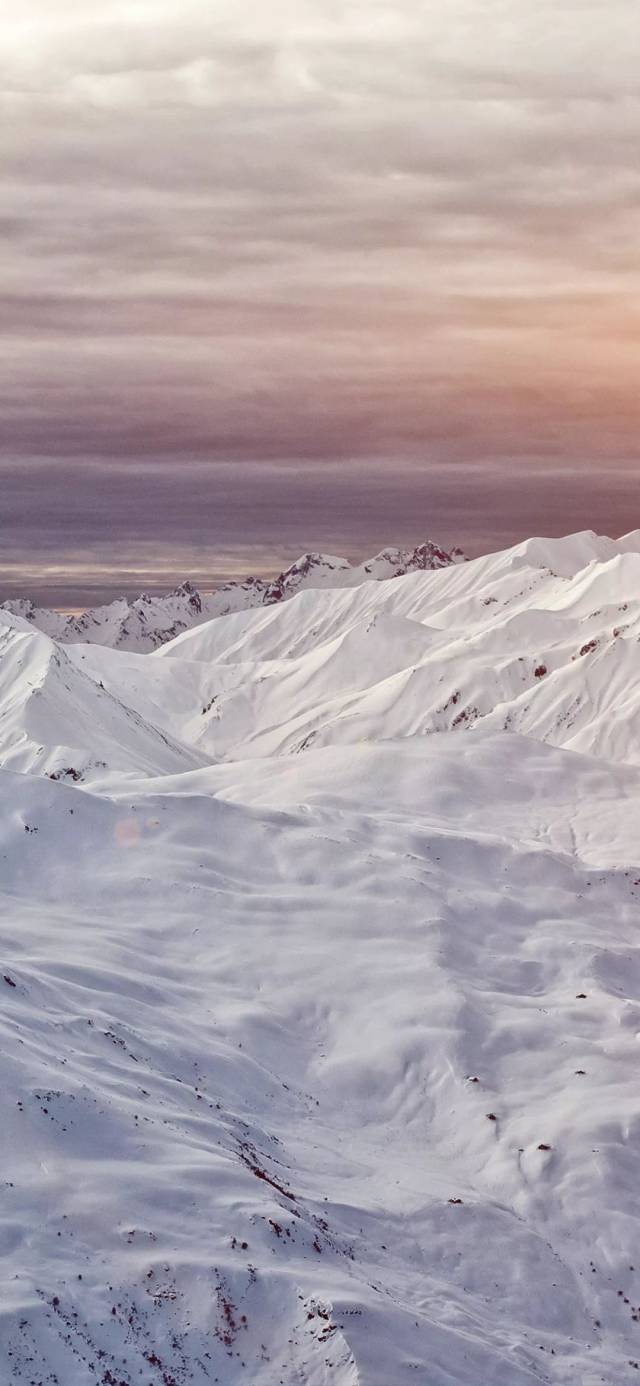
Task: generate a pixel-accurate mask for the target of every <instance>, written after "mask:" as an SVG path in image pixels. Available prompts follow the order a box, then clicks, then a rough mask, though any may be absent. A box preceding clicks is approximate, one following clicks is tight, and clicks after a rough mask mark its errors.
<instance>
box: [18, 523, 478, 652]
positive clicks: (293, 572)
mask: <svg viewBox="0 0 640 1386" xmlns="http://www.w3.org/2000/svg"><path fill="white" fill-rule="evenodd" d="M464 560H465V555H464V554H463V552H462V550H461V549H457V548H454V549H452V550H451V551H450V552H447V551H446V550H445V549H442V548H440V546H439V545H438V544H434V543H433V542H432V540H430V539H427V540H426V541H425V543H423V544H418V545H417V546H416V548H414V549H398V548H388V549H383V550H382V552H381V553H379V554H376V556H375V558H370V559H368V560H367V562H365V563H360V564H358V565H357V566H352V564H351V563H349V562H348V561H347V559H346V558H335V557H334V556H333V555H332V554H322V553H307V554H303V556H302V557H301V558H298V559H297V560H296V562H295V563H292V564H291V566H290V567H289V568H286V569H285V571H284V572H282V573H280V575H279V577H277V578H260V577H248V578H245V579H244V581H242V582H227V583H225V584H224V586H222V587H220V588H219V589H218V591H216V592H199V591H198V590H197V588H195V587H194V586H193V583H191V582H189V581H187V582H183V583H182V584H181V585H180V587H177V588H176V590H175V592H169V593H168V594H167V595H166V596H163V597H150V596H148V595H147V594H146V593H143V594H142V596H140V597H138V598H136V600H135V601H133V602H128V601H127V600H126V598H121V599H119V600H118V601H115V602H109V603H108V604H107V605H106V606H97V607H92V608H91V609H90V610H88V611H84V612H82V613H81V615H78V616H75V615H67V614H64V613H62V612H59V611H50V610H48V609H47V608H46V607H37V606H34V604H33V602H32V601H30V600H29V599H28V598H27V599H25V598H20V599H18V600H15V599H12V600H10V601H6V602H4V603H3V604H2V605H0V612H2V611H7V612H9V613H10V614H13V615H16V616H20V617H22V619H23V620H25V621H28V622H29V624H30V625H33V626H35V627H36V628H37V629H38V630H41V631H43V632H44V634H45V635H50V636H52V638H53V639H54V640H57V641H62V642H63V643H64V644H77V643H79V642H85V641H87V640H90V641H91V643H92V644H94V645H108V646H109V647H110V648H111V649H118V650H138V651H146V650H155V649H157V648H158V646H159V645H163V644H164V643H165V642H166V641H167V640H173V639H174V637H175V636H176V635H179V634H180V633H181V631H184V630H190V629H191V627H192V626H197V625H201V624H202V623H203V622H204V621H209V620H211V619H212V618H213V617H215V616H226V615H227V614H228V612H230V611H245V610H247V609H249V608H252V607H256V606H270V605H272V604H273V603H274V602H281V601H286V600H287V599H288V598H289V597H294V596H295V595H296V593H297V592H299V591H301V590H302V589H303V588H307V587H311V588H318V587H357V586H358V585H359V584H360V583H361V582H365V581H367V580H368V579H369V578H375V579H377V580H381V579H383V578H392V577H401V576H403V575H404V574H405V573H412V572H424V571H427V570H432V569H436V568H444V567H446V566H447V565H448V564H450V563H462V562H464Z"/></svg>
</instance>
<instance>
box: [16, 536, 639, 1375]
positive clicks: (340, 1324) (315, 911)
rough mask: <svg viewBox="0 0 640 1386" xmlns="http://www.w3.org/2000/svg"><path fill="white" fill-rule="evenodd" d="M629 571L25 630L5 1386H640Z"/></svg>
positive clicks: (473, 572)
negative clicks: (67, 769) (133, 640)
mask: <svg viewBox="0 0 640 1386" xmlns="http://www.w3.org/2000/svg"><path fill="white" fill-rule="evenodd" d="M639 574H640V535H632V536H627V538H626V539H624V540H622V541H611V540H605V539H603V538H602V537H598V536H595V535H580V536H571V537H570V538H568V539H566V540H560V541H545V540H535V541H529V542H528V543H527V544H524V545H520V546H518V547H517V548H516V549H512V550H509V551H507V552H506V553H503V554H497V555H490V556H488V557H486V558H482V559H478V560H474V561H473V562H471V563H468V564H464V565H461V566H460V567H452V566H449V567H446V568H443V569H442V570H440V571H435V572H429V571H426V572H423V573H417V572H414V573H411V574H409V575H407V576H405V577H400V578H395V579H394V580H393V581H389V582H385V581H384V580H383V581H367V582H366V583H364V584H361V585H360V586H356V587H353V588H348V589H344V590H339V591H338V590H335V589H331V588H327V589H325V590H315V591H313V592H312V591H302V592H301V593H300V594H299V595H297V596H296V597H295V598H294V599H293V600H291V601H288V602H286V603H285V604H282V605H279V604H278V605H274V606H272V607H270V608H268V609H260V610H256V611H247V612H241V613H236V614H229V615H227V616H224V617H221V618H219V619H218V620H214V621H212V622H210V623H207V624H203V625H201V626H200V627H199V628H198V629H197V630H193V631H192V632H189V633H187V634H185V635H183V636H181V637H180V638H179V639H178V640H176V641H175V642H173V643H172V644H171V645H168V646H166V647H164V648H163V649H162V650H161V651H158V652H157V653H156V654H139V653H135V652H127V651H114V650H110V649H107V648H101V647H98V646H93V645H81V644H79V645H75V646H67V647H66V648H65V650H61V649H60V648H59V647H57V646H56V645H55V644H54V643H53V642H52V641H51V640H49V639H48V638H47V637H46V636H44V635H40V634H38V633H37V632H34V631H33V630H32V629H31V628H30V627H29V625H28V623H25V622H24V621H23V620H20V619H19V618H16V617H11V616H9V615H7V614H5V615H4V616H2V617H0V640H1V641H2V645H1V646H0V747H1V748H2V759H3V768H1V769H0V890H1V892H2V896H1V901H0V905H1V908H0V951H1V958H0V995H1V996H2V1002H3V1005H2V1010H1V1012H0V1025H1V1026H2V1039H1V1041H0V1052H1V1054H2V1078H3V1092H4V1098H5V1121H4V1126H5V1134H4V1142H3V1157H4V1158H3V1175H2V1178H3V1199H2V1203H1V1205H0V1247H1V1249H2V1260H1V1261H0V1274H1V1276H2V1283H1V1293H0V1324H1V1330H0V1381H2V1382H3V1383H4V1382H5V1381H6V1382H7V1383H9V1384H10V1386H26V1383H33V1382H34V1381H35V1382H37V1383H40V1382H46V1383H47V1386H56V1383H57V1386H62V1383H64V1386H94V1383H96V1384H98V1383H99V1386H114V1383H115V1386H134V1383H139V1382H141V1383H143V1386H148V1383H153V1386H187V1383H195V1386H209V1383H215V1382H217V1383H218V1386H240V1383H244V1384H245V1386H274V1384H275V1386H278V1384H279V1383H282V1384H283V1386H307V1383H308V1386H408V1384H409V1383H412V1384H415V1383H416V1382H417V1383H419V1386H531V1383H535V1382H547V1383H562V1386H596V1384H597V1386H601V1383H605V1386H624V1383H626V1382H632V1381H634V1380H637V1379H638V1373H639V1372H640V1341H639V1339H640V1259H639V1258H638V1240H639V1235H640V1179H639V1178H638V1175H639V1171H640V1096H639V1094H638V1084H637V1056H638V1039H639V1037H640V946H639V945H638V937H637V935H638V917H639V915H638V912H639V909H640V845H639V843H640V836H639V833H638V828H639V826H640V739H639V736H638V730H637V728H638V726H639V724H638V719H637V712H636V705H637V701H638V696H639V695H638V691H637V690H638V673H637V665H638V659H639V658H640V651H639V646H638V639H639V636H640V625H639V620H638V618H639V615H640V611H639V606H638V604H639V602H640V596H639V595H638V594H639V593H640V586H639V584H638V576H639ZM614 630H617V632H618V633H617V634H614ZM587 646H588V647H589V648H586V647H587ZM542 666H544V668H543V667H542ZM462 713H464V714H465V715H464V716H461V714H462ZM162 738H165V739H164V740H163V739H162ZM40 745H42V746H43V747H44V748H45V749H44V752H43V753H42V754H38V747H39V746H40ZM56 747H57V748H58V750H57V751H56ZM303 747H304V751H303V753H302V754H296V753H295V752H296V751H300V750H301V749H302V748H303ZM70 751H72V752H73V755H74V757H75V761H77V762H78V764H79V765H81V766H82V768H83V773H84V774H85V778H84V780H82V781H78V782H74V780H73V779H72V778H69V777H67V778H66V779H64V778H51V775H52V773H53V774H55V768H59V767H58V761H57V760H56V756H58V760H60V758H62V759H63V760H64V759H65V758H66V757H67V756H68V754H69V753H70ZM98 760H102V761H103V762H104V764H103V765H101V766H100V765H97V764H96V762H97V761H98ZM41 762H43V763H41ZM52 767H55V768H54V769H53V771H52Z"/></svg>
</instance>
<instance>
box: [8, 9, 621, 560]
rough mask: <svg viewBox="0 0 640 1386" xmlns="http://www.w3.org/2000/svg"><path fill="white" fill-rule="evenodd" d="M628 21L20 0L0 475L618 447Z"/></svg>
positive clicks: (11, 81)
mask: <svg viewBox="0 0 640 1386" xmlns="http://www.w3.org/2000/svg"><path fill="white" fill-rule="evenodd" d="M635 23H636V15H635V10H634V8H633V7H632V3H631V0H618V3H615V0H614V3H609V4H607V5H606V6H605V5H604V4H602V3H597V2H596V0H560V3H557V0H556V2H555V3H553V4H551V3H550V0H541V3H539V4H538V5H537V6H535V7H533V6H528V7H523V6H522V4H521V3H520V0H492V3H490V4H480V0H451V3H450V4H448V5H447V6H443V7H437V6H434V5H427V4H425V3H423V0H396V3H394V4H390V3H386V0H377V2H376V0H368V3H367V4H364V3H359V2H358V0H351V2H350V3H344V0H340V3H337V0H296V3H293V0H292V2H291V3H289V2H288V0H279V2H278V3H274V4H271V5H269V6H268V7H262V8H261V9H260V10H259V11H258V12H256V7H255V5H253V4H252V5H249V4H248V0H233V3H232V0H218V2H217V3H216V5H215V6H202V4H201V3H200V0H182V3H181V4H180V5H178V3H177V0H138V3H136V4H135V5H134V4H127V3H123V2H122V0H119V3H115V2H114V0H111V3H109V0H101V3H100V4H98V3H97V2H96V0H84V3H83V5H82V6H78V5H77V4H76V3H75V0H74V3H71V0H69V3H65V2H64V0H56V3H55V5H53V4H51V0H23V3H22V4H21V5H20V7H14V9H13V10H12V12H11V13H10V14H7V16H6V19H4V20H3V40H4V42H3V56H2V59H1V60H0V63H1V66H0V79H1V80H0V87H1V89H2V92H3V96H2V106H3V111H2V114H3V116H4V128H5V132H6V133H5V141H4V143H5V148H4V157H3V171H2V181H1V186H0V191H1V193H2V208H3V211H2V219H1V221H0V235H1V236H2V239H3V257H2V281H1V283H0V297H1V305H0V306H1V310H2V323H3V328H4V343H5V345H4V348H3V371H2V383H1V385H0V408H1V409H2V416H3V446H4V449H5V451H4V457H5V461H4V463H3V462H2V458H1V456H0V476H1V474H2V468H3V466H4V467H5V468H6V467H14V466H15V465H17V466H18V467H20V465H22V470H23V474H24V475H25V477H26V476H27V471H28V462H29V459H32V458H34V457H38V458H40V459H42V458H45V457H47V456H49V457H50V458H52V459H59V460H60V461H62V460H64V459H69V460H74V459H75V460H74V462H73V465H74V466H75V462H76V461H77V460H79V459H81V458H83V457H100V458H102V459H104V460H105V461H108V460H109V459H112V461H113V464H114V467H115V465H116V464H117V463H118V462H119V461H120V460H122V459H130V460H131V461H132V462H134V463H135V464H136V465H139V466H147V467H150V466H152V465H154V464H155V462H156V461H157V460H158V459H159V458H164V459H166V460H167V462H169V461H172V462H173V463H174V483H173V484H174V485H175V487H176V488H177V487H178V486H179V485H180V480H179V478H180V467H181V464H183V463H187V462H189V461H192V460H193V459H198V460H199V461H201V462H204V461H206V460H210V461H211V462H212V464H214V463H215V464H223V463H224V462H229V461H231V462H233V463H234V466H235V474H236V476H237V477H241V476H244V472H243V471H242V468H243V467H244V468H246V469H247V476H248V475H249V469H255V467H256V465H259V464H262V465H264V466H265V467H266V468H268V467H269V466H272V465H273V464H275V463H276V462H279V461H289V462H290V463H293V462H296V461H300V462H305V463H309V464H311V463H314V464H315V466H316V467H317V468H318V469H322V468H323V467H324V468H325V473H324V474H325V475H326V477H327V478H329V470H328V468H329V467H331V466H333V465H334V464H338V463H339V464H341V466H342V467H346V466H354V465H355V463H358V464H359V465H360V464H364V463H368V464H369V465H370V466H373V465H374V462H376V465H377V462H385V460H386V459H393V461H394V462H395V463H397V465H399V466H400V467H409V469H411V467H413V468H414V469H415V468H416V467H417V466H418V465H419V466H420V467H425V466H427V467H428V466H431V467H432V468H442V467H446V466H447V465H458V464H460V463H461V462H465V463H473V462H475V463H477V464H478V465H480V464H482V466H484V467H485V468H486V465H487V463H488V462H493V461H494V460H496V459H497V460H500V459H504V465H505V466H506V467H510V466H511V465H512V459H514V458H515V459H516V460H517V459H520V460H521V464H522V468H524V467H525V466H526V465H527V459H528V458H530V457H531V456H532V455H534V456H538V457H548V458H551V457H554V458H556V460H558V461H560V462H566V463H568V464H570V465H571V466H573V467H574V468H577V467H579V468H581V469H582V471H583V473H584V475H585V476H587V475H589V476H593V477H595V476H596V475H597V470H598V468H600V467H602V466H607V467H609V468H611V467H613V466H615V465H616V464H617V463H618V461H619V459H620V458H624V457H628V456H630V455H632V454H633V452H634V450H635V447H636V439H637V434H638V424H639V423H640V405H639V404H638V402H637V379H636V376H637V363H636V339H637V330H638V324H639V316H640V296H639V292H638V281H637V264H636V256H637V203H638V192H639V187H638V184H639V180H640V174H639V173H638V169H637V147H638V138H639V135H640V94H639V91H638V78H637V73H636V67H637V64H636V62H635V57H634V45H633V43H632V42H631V41H630V39H631V36H632V34H633V29H634V26H635ZM376 460H377V461H376ZM39 465H44V464H43V463H42V462H41V463H40V464H39ZM51 465H52V466H53V463H52V464H51ZM387 465H389V464H388V463H387ZM53 474H54V473H53V472H52V475H53ZM265 474H266V473H265ZM111 475H112V477H113V487H112V488H111V491H110V488H109V486H108V485H107V487H106V488H105V494H104V506H105V514H106V515H109V514H111V519H112V527H113V529H114V531H115V528H116V526H117V525H121V524H122V525H124V526H125V528H126V525H127V523H128V521H127V518H126V516H121V515H120V514H119V513H118V508H117V504H116V502H115V500H110V495H113V496H115V494H116V491H117V486H116V480H115V478H116V472H115V470H114V471H113V472H112V473H111ZM216 475H218V473H216ZM389 475H390V476H391V475H392V473H391V472H390V473H389ZM482 475H483V474H482V473H480V472H478V473H477V477H478V483H477V484H478V486H482V484H483V481H482ZM212 476H213V473H212ZM168 484H170V483H168ZM236 484H238V483H236ZM327 484H328V481H327ZM26 487H27V483H26V481H25V488H26ZM296 494H298V495H299V497H300V503H302V498H303V495H304V487H303V488H302V490H301V491H300V492H299V493H296ZM32 503H33V498H32V497H29V504H32ZM227 503H229V504H230V503H231V502H230V501H228V502H227ZM514 503H515V498H514ZM26 504H27V490H26V489H25V505H26ZM298 508H299V507H298ZM596 522H597V517H596ZM30 523H31V524H33V516H31V517H30ZM514 523H515V521H514V517H513V515H512V514H511V515H506V514H505V533H506V532H507V531H509V526H511V529H513V525H514ZM14 524H16V525H17V526H18V529H19V525H20V521H19V519H18V518H14ZM463 537H465V538H468V536H463ZM251 541H252V537H251V536H249V535H248V536H247V543H249V542H251Z"/></svg>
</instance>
